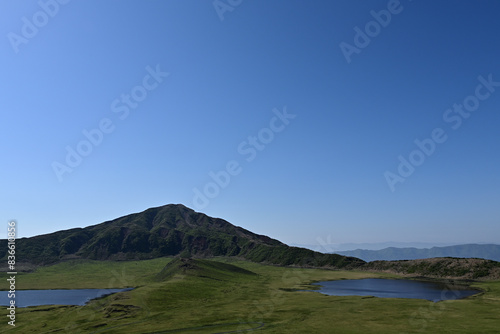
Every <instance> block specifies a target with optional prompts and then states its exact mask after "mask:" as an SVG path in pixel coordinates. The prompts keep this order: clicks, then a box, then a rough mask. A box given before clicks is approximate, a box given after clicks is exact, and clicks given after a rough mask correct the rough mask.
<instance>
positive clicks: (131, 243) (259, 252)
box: [0, 204, 364, 268]
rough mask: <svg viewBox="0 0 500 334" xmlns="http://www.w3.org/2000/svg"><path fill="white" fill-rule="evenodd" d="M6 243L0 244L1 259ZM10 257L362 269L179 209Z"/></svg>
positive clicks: (92, 229) (30, 241)
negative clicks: (235, 261) (176, 258)
mask: <svg viewBox="0 0 500 334" xmlns="http://www.w3.org/2000/svg"><path fill="white" fill-rule="evenodd" d="M6 244H7V241H6V240H0V258H3V260H5V258H6V255H7V254H6V250H7V245H6ZM16 252H17V254H16V255H17V260H18V262H21V263H25V264H31V265H45V264H50V263H55V262H58V261H60V260H64V259H71V258H85V259H94V260H126V259H146V258H155V257H162V256H169V255H182V256H184V257H189V256H196V257H210V256H235V257H242V258H246V259H248V260H251V261H255V262H265V263H270V264H278V265H300V266H314V267H332V268H354V267H358V266H360V265H362V264H364V261H362V260H359V259H356V258H351V257H345V256H341V255H337V254H322V253H318V252H314V251H311V250H308V249H303V248H297V247H289V246H287V245H285V244H283V243H282V242H280V241H278V240H275V239H272V238H269V237H267V236H264V235H258V234H255V233H252V232H250V231H248V230H245V229H244V228H241V227H238V226H234V225H232V224H230V223H229V222H227V221H225V220H223V219H219V218H212V217H209V216H207V215H205V214H203V213H198V212H195V211H193V210H191V209H189V208H187V207H185V206H184V205H181V204H170V205H165V206H161V207H157V208H150V209H147V210H145V211H143V212H140V213H135V214H130V215H127V216H124V217H121V218H117V219H114V220H112V221H107V222H104V223H101V224H98V225H93V226H89V227H86V228H75V229H70V230H64V231H59V232H55V233H51V234H46V235H40V236H35V237H31V238H21V239H19V240H17V241H16ZM3 262H4V263H6V261H3Z"/></svg>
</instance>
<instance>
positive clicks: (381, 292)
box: [313, 278, 480, 302]
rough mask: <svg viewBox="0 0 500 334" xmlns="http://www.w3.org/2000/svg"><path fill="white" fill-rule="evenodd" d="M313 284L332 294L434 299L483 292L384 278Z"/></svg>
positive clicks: (320, 290)
mask: <svg viewBox="0 0 500 334" xmlns="http://www.w3.org/2000/svg"><path fill="white" fill-rule="evenodd" d="M313 285H319V286H320V289H319V290H315V291H317V292H320V293H323V294H326V295H331V296H375V297H381V298H415V299H427V300H430V301H433V302H438V301H441V300H451V299H461V298H466V297H469V296H472V295H475V294H477V293H479V292H480V291H478V290H473V289H471V288H468V287H464V286H458V285H450V284H444V283H435V282H426V281H414V280H403V279H399V280H398V279H384V278H367V279H357V280H338V281H324V282H318V283H313Z"/></svg>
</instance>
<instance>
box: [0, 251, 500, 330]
mask: <svg viewBox="0 0 500 334" xmlns="http://www.w3.org/2000/svg"><path fill="white" fill-rule="evenodd" d="M169 261H172V259H170V258H160V259H154V260H145V261H130V262H111V261H87V260H86V261H70V262H64V263H60V264H56V265H53V266H49V267H41V268H39V269H38V270H37V271H36V272H33V273H29V274H20V275H18V276H17V289H55V288H59V289H65V288H67V289H70V288H122V287H137V288H136V289H134V290H132V291H128V292H122V293H118V294H115V295H111V296H108V297H105V298H102V299H99V300H95V301H92V302H91V303H89V304H87V305H86V306H82V307H77V306H39V307H29V308H20V309H17V310H16V311H17V314H16V327H15V328H13V327H11V326H9V325H7V321H8V318H7V317H5V316H4V317H3V318H4V320H3V321H4V324H0V332H1V333H4V332H5V333H6V332H9V333H10V332H19V333H105V334H108V333H199V334H205V333H226V332H234V331H237V330H240V331H242V332H247V330H251V329H254V328H255V330H254V331H253V332H255V333H499V331H500V330H499V328H500V314H499V310H500V282H481V283H474V285H473V286H474V287H478V288H481V289H482V290H484V291H485V292H484V293H483V294H480V295H476V296H473V297H471V298H468V299H464V300H457V301H445V302H439V303H432V302H429V301H425V300H415V299H381V298H372V297H335V296H325V295H322V294H319V293H315V292H303V291H297V290H300V289H310V288H311V287H310V286H308V284H309V283H311V282H313V281H319V280H333V279H353V278H366V277H395V276H394V275H388V274H374V273H367V272H357V271H333V270H319V269H301V268H285V267H276V266H266V265H262V264H257V263H252V262H246V261H234V260H228V259H222V258H221V259H215V261H218V262H222V263H229V264H233V265H236V266H238V267H241V268H244V269H246V270H248V271H251V272H253V273H255V274H257V275H251V274H248V273H246V272H244V271H240V270H233V269H231V267H230V266H225V265H213V264H211V263H210V262H205V261H199V262H197V265H198V268H196V269H195V270H191V271H189V270H188V271H186V272H185V273H183V272H182V271H179V272H175V271H172V273H173V274H172V273H171V272H167V274H168V275H167V276H165V278H164V280H161V279H160V278H159V277H158V275H157V274H158V273H159V272H160V271H161V270H162V269H163V268H164V266H165V265H166V264H167V263H168V262H169ZM4 277H5V275H3V276H2V279H3V280H4V282H5V278H4ZM6 286H7V285H5V287H6ZM4 314H7V311H6V310H5V311H4Z"/></svg>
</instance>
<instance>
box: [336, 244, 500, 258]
mask: <svg viewBox="0 0 500 334" xmlns="http://www.w3.org/2000/svg"><path fill="white" fill-rule="evenodd" d="M337 253H338V254H341V255H345V256H354V257H357V258H360V259H362V260H364V261H378V260H384V261H394V260H417V259H429V258H435V257H459V258H481V259H487V260H493V261H500V245H494V244H484V245H479V244H466V245H456V246H446V247H432V248H413V247H410V248H396V247H388V248H384V249H381V250H365V249H356V250H352V251H343V252H337Z"/></svg>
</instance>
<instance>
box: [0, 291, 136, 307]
mask: <svg viewBox="0 0 500 334" xmlns="http://www.w3.org/2000/svg"><path fill="white" fill-rule="evenodd" d="M129 290H132V289H71V290H18V291H16V292H15V294H16V297H15V301H16V304H15V305H16V307H28V306H39V305H80V306H81V305H85V303H87V302H89V301H90V300H92V299H95V298H100V297H103V296H106V295H110V294H113V293H117V292H122V291H129ZM8 293H9V292H8V291H0V305H1V306H8V305H9V303H10V300H11V299H9V298H8Z"/></svg>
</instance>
